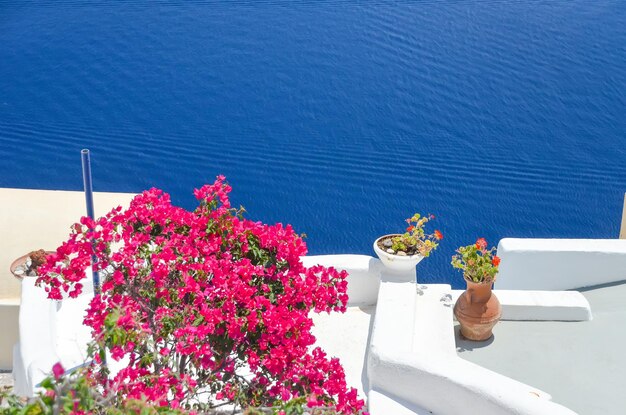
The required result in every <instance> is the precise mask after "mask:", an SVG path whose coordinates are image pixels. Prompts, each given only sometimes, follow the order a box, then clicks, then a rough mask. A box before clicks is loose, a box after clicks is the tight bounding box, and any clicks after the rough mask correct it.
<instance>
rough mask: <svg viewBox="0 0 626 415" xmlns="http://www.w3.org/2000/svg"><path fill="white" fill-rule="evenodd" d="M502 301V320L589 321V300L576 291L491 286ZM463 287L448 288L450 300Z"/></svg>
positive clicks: (454, 298) (455, 297)
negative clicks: (498, 288)
mask: <svg viewBox="0 0 626 415" xmlns="http://www.w3.org/2000/svg"><path fill="white" fill-rule="evenodd" d="M493 292H494V294H495V295H496V297H498V300H499V301H500V304H501V305H502V318H501V319H502V320H524V321H589V320H591V319H592V315H591V307H590V305H589V301H587V299H586V298H585V296H584V295H582V294H581V293H579V292H578V291H522V290H493ZM462 293H463V290H453V291H452V301H453V302H456V300H457V298H459V296H460V295H461V294H462Z"/></svg>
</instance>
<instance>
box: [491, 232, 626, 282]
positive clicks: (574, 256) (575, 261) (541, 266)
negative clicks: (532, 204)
mask: <svg viewBox="0 0 626 415" xmlns="http://www.w3.org/2000/svg"><path fill="white" fill-rule="evenodd" d="M498 256H499V257H500V258H501V259H502V262H501V264H500V270H499V272H498V279H497V280H496V284H495V287H496V288H497V289H507V290H569V289H575V288H581V287H589V286H593V285H599V284H606V283H612V282H617V281H622V280H626V240H624V239H530V238H505V239H502V240H501V241H500V243H499V244H498Z"/></svg>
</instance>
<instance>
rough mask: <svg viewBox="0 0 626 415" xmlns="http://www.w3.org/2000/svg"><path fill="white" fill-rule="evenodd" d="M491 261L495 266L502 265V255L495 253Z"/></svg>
mask: <svg viewBox="0 0 626 415" xmlns="http://www.w3.org/2000/svg"><path fill="white" fill-rule="evenodd" d="M491 263H492V264H493V266H494V267H497V266H498V265H500V257H499V256H497V255H494V256H493V258H492V259H491Z"/></svg>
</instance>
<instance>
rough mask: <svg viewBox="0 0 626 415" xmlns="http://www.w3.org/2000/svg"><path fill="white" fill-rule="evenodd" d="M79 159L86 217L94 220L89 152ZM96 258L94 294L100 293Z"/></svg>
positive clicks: (94, 260) (83, 152) (83, 153)
mask: <svg viewBox="0 0 626 415" xmlns="http://www.w3.org/2000/svg"><path fill="white" fill-rule="evenodd" d="M80 158H81V161H82V164H83V185H84V188H85V203H86V204H87V216H89V217H90V218H91V219H95V217H94V211H93V187H92V185H91V162H90V160H89V150H87V149H83V150H81V151H80ZM95 265H96V257H95V256H94V257H93V261H92V270H93V289H94V292H95V293H96V294H99V293H100V276H99V275H98V272H97V271H96V270H95Z"/></svg>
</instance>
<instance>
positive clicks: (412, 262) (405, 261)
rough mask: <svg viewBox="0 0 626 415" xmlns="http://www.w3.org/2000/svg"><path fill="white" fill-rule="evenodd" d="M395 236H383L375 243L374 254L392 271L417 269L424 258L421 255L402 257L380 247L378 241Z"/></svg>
mask: <svg viewBox="0 0 626 415" xmlns="http://www.w3.org/2000/svg"><path fill="white" fill-rule="evenodd" d="M392 235H395V234H389V235H383V236H381V237H380V238H378V239H376V240H375V241H374V252H376V255H378V258H380V260H381V261H382V263H383V265H384V266H385V267H387V268H388V269H390V270H393V271H409V270H412V269H415V266H416V265H417V264H418V263H419V262H420V261H421V260H422V259H424V257H423V256H422V255H420V254H416V255H410V256H401V255H396V254H390V253H388V252H385V251H383V250H382V249H380V248H379V247H378V241H379V240H381V239H383V238H386V237H388V236H392Z"/></svg>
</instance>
